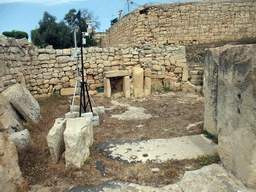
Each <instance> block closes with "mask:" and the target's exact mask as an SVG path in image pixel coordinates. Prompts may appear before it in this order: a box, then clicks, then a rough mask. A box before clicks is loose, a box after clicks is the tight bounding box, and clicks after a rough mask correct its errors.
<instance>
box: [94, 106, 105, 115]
mask: <svg viewBox="0 0 256 192" xmlns="http://www.w3.org/2000/svg"><path fill="white" fill-rule="evenodd" d="M92 110H93V113H94V114H97V113H98V114H104V113H105V107H104V106H98V107H93V108H92Z"/></svg>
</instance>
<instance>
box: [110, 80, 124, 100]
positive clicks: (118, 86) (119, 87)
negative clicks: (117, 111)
mask: <svg viewBox="0 0 256 192" xmlns="http://www.w3.org/2000/svg"><path fill="white" fill-rule="evenodd" d="M123 78H124V77H112V78H109V79H110V86H111V94H114V95H116V96H117V97H119V96H123V95H124V93H123V82H124V81H123Z"/></svg>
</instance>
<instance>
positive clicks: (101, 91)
mask: <svg viewBox="0 0 256 192" xmlns="http://www.w3.org/2000/svg"><path fill="white" fill-rule="evenodd" d="M96 91H97V93H103V92H104V88H103V87H99V88H97V89H96Z"/></svg>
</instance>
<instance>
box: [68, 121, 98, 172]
mask: <svg viewBox="0 0 256 192" xmlns="http://www.w3.org/2000/svg"><path fill="white" fill-rule="evenodd" d="M64 142H65V148H66V151H65V160H66V167H67V168H68V167H70V166H75V167H78V168H81V167H82V165H83V164H84V161H85V160H86V159H87V158H88V157H89V155H90V151H89V146H90V145H92V143H93V129H92V120H91V118H83V117H80V118H75V119H67V124H66V130H65V131H64Z"/></svg>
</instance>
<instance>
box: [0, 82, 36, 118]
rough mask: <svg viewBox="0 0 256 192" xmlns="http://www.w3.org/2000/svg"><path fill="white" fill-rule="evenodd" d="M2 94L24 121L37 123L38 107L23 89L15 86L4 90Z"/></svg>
mask: <svg viewBox="0 0 256 192" xmlns="http://www.w3.org/2000/svg"><path fill="white" fill-rule="evenodd" d="M3 94H4V96H5V98H7V99H9V101H10V102H11V104H12V105H13V107H14V108H15V109H16V110H17V111H18V112H19V113H20V114H21V115H22V116H23V117H24V119H25V120H26V121H32V122H35V123H37V122H38V119H39V118H40V106H39V104H38V102H37V101H36V99H35V98H34V97H33V96H32V95H31V93H30V92H29V91H28V90H27V89H26V88H25V87H23V86H22V85H20V84H15V85H13V86H11V87H9V88H8V89H7V90H5V91H4V92H3Z"/></svg>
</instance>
